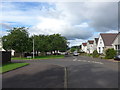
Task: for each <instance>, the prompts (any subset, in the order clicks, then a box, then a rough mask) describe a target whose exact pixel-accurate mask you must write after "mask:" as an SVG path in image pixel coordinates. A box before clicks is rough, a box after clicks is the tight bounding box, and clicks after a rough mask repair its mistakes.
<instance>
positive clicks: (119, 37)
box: [112, 32, 120, 54]
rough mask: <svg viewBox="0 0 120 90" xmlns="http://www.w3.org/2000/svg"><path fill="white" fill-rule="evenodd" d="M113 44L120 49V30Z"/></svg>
mask: <svg viewBox="0 0 120 90" xmlns="http://www.w3.org/2000/svg"><path fill="white" fill-rule="evenodd" d="M112 46H113V48H114V49H115V50H117V51H120V32H119V33H118V35H117V36H116V38H115V40H114V41H113V43H112ZM119 54H120V52H119Z"/></svg>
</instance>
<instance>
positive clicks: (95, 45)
mask: <svg viewBox="0 0 120 90" xmlns="http://www.w3.org/2000/svg"><path fill="white" fill-rule="evenodd" d="M97 44H98V38H94V43H93V49H94V50H97Z"/></svg>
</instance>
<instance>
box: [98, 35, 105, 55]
mask: <svg viewBox="0 0 120 90" xmlns="http://www.w3.org/2000/svg"><path fill="white" fill-rule="evenodd" d="M97 52H98V53H99V54H103V53H104V41H103V39H102V37H101V36H99V39H98V44H97Z"/></svg>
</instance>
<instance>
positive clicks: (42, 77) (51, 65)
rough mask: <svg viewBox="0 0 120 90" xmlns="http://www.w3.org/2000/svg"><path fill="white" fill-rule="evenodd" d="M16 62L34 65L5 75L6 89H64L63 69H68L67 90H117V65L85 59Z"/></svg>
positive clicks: (74, 57)
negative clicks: (106, 89) (79, 89)
mask: <svg viewBox="0 0 120 90" xmlns="http://www.w3.org/2000/svg"><path fill="white" fill-rule="evenodd" d="M14 62H27V63H31V64H30V65H29V66H26V67H23V68H20V69H17V70H14V71H11V72H8V73H5V74H3V87H5V88H6V87H15V88H16V87H20V88H64V82H65V79H64V78H65V73H66V72H65V70H64V67H67V78H66V80H67V87H68V88H118V63H117V62H110V61H107V60H102V59H96V58H90V57H86V56H68V57H65V58H64V59H49V60H25V61H21V60H16V61H14Z"/></svg>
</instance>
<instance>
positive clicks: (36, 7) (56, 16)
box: [0, 2, 118, 46]
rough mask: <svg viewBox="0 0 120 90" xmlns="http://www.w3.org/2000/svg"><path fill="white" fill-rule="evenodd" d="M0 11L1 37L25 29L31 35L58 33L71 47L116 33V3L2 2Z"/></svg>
mask: <svg viewBox="0 0 120 90" xmlns="http://www.w3.org/2000/svg"><path fill="white" fill-rule="evenodd" d="M0 9H2V16H0V20H1V21H2V22H1V23H0V24H1V25H2V27H1V28H2V33H1V34H0V35H2V36H3V35H6V34H7V30H9V29H11V28H13V27H21V26H25V27H29V30H28V31H29V33H30V35H33V34H45V35H48V34H54V33H59V34H61V35H62V36H65V37H66V38H67V39H68V41H69V42H70V46H73V45H80V44H81V43H82V42H86V41H87V40H88V39H93V38H95V37H98V36H99V33H109V32H113V33H115V32H117V30H118V27H117V26H118V3H117V2H2V5H1V7H0Z"/></svg>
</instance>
